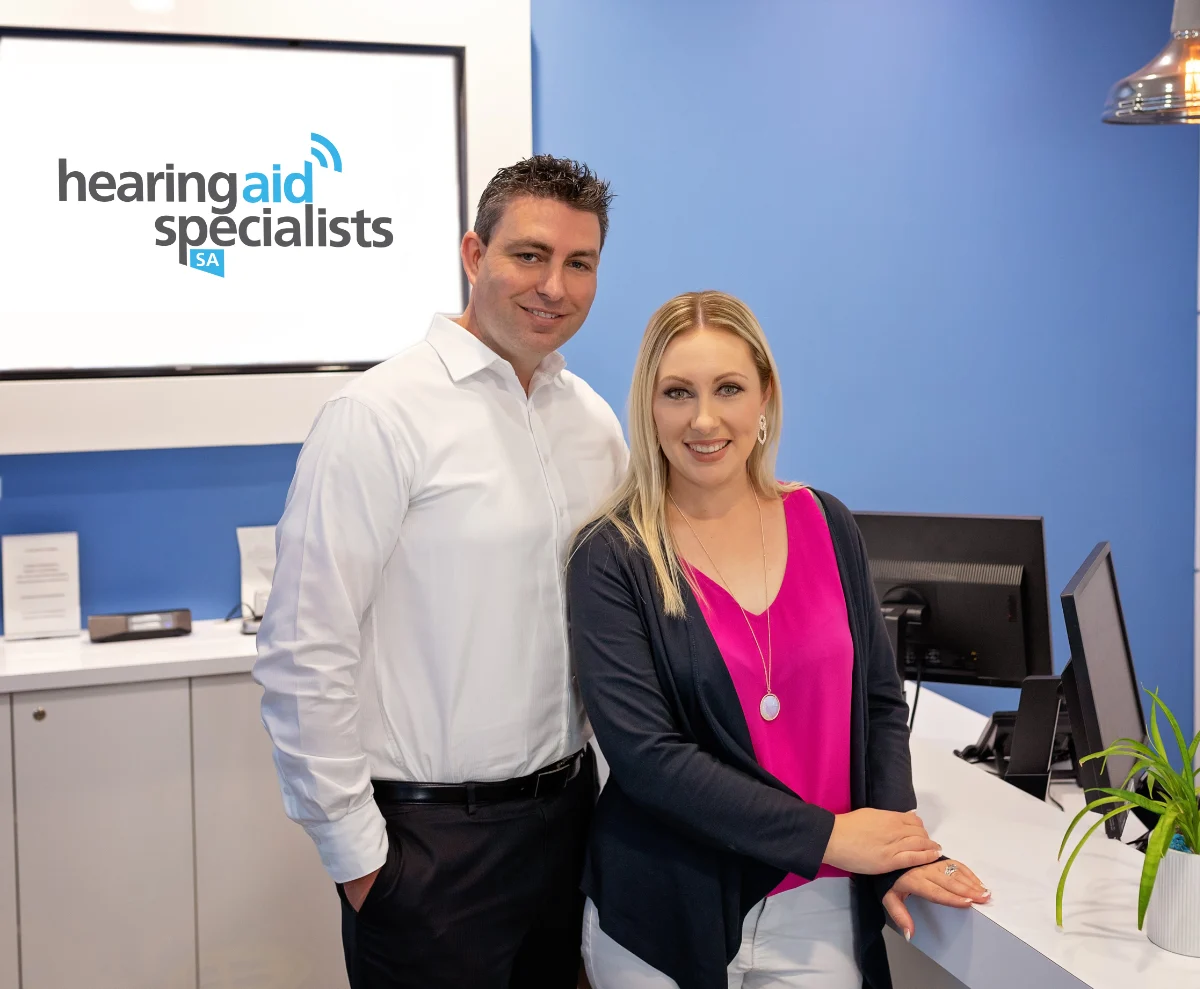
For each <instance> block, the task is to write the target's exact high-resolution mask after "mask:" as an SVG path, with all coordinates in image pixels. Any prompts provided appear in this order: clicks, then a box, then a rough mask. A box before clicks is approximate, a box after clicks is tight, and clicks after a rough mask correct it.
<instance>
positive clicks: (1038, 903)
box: [908, 684, 1200, 989]
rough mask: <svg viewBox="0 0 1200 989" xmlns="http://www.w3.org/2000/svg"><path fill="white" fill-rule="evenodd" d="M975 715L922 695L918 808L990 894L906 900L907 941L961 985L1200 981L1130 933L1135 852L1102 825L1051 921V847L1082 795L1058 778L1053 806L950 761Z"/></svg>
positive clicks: (1109, 988)
mask: <svg viewBox="0 0 1200 989" xmlns="http://www.w3.org/2000/svg"><path fill="white" fill-rule="evenodd" d="M908 687H909V691H910V697H911V689H912V687H911V684H910V685H908ZM985 720H986V719H985V718H984V716H983V715H980V714H976V713H975V712H972V711H968V710H967V709H966V708H964V707H962V706H961V705H959V704H956V703H954V702H953V701H950V700H947V699H946V698H944V697H941V696H940V695H937V694H935V693H934V692H933V691H930V690H926V691H922V695H921V699H920V703H919V706H918V710H917V718H916V723H915V725H914V729H913V739H912V758H913V782H914V784H915V786H916V791H917V804H918V811H919V813H920V814H921V816H922V818H923V819H924V821H925V824H926V826H927V827H928V828H929V831H930V833H931V834H932V835H933V837H934V838H936V839H937V841H939V842H940V843H941V845H942V847H943V850H944V853H945V854H946V855H949V856H951V857H954V858H958V859H960V860H962V861H963V862H966V863H967V864H968V865H969V866H970V867H971V868H972V869H973V870H974V871H975V872H976V873H977V874H978V875H979V878H980V879H981V880H982V881H983V882H984V883H985V884H986V885H987V886H988V887H989V888H990V889H991V890H992V901H991V902H990V903H989V904H987V905H986V906H982V907H973V908H970V909H967V910H954V909H950V908H946V907H938V906H934V905H932V904H929V903H926V902H924V901H919V900H914V899H912V898H910V899H909V901H908V904H909V909H910V911H911V912H912V915H913V920H914V922H915V924H916V934H915V936H914V937H913V942H912V943H913V945H915V946H916V947H917V948H919V949H920V950H921V951H923V952H924V953H925V954H926V955H928V956H929V957H930V958H932V959H933V960H934V961H936V962H937V963H938V964H939V965H940V966H941V967H942V968H944V969H946V971H948V972H949V973H950V974H951V975H953V976H954V977H955V978H957V979H959V980H960V981H961V982H963V983H964V984H966V985H967V986H970V987H971V989H1012V987H1013V986H1019V987H1029V989H1043V987H1044V989H1067V987H1071V989H1076V987H1082V986H1087V987H1090V989H1131V987H1135V986H1144V985H1149V984H1150V983H1151V981H1152V980H1153V981H1155V982H1157V983H1158V984H1161V985H1168V986H1178V987H1181V989H1182V987H1185V986H1187V987H1193V986H1195V987H1200V959H1198V958H1186V957H1184V956H1182V955H1175V954H1171V953H1170V952H1168V951H1164V950H1162V949H1161V948H1158V947H1157V946H1155V945H1154V944H1151V943H1150V941H1149V940H1148V939H1147V938H1146V936H1145V934H1143V933H1142V932H1141V931H1139V930H1138V929H1137V890H1138V882H1139V879H1140V876H1141V868H1142V861H1143V858H1142V855H1141V854H1140V853H1139V852H1137V851H1136V850H1134V849H1133V848H1130V847H1128V846H1126V845H1124V844H1122V843H1120V842H1117V841H1110V840H1108V839H1106V838H1104V837H1103V835H1102V833H1099V832H1098V833H1097V835H1094V836H1093V837H1092V838H1091V840H1090V841H1089V842H1088V844H1087V845H1086V846H1085V847H1084V851H1083V852H1081V853H1080V855H1079V858H1077V859H1076V861H1075V864H1074V866H1073V867H1072V869H1071V875H1070V878H1069V880H1068V882H1067V891H1066V897H1065V900H1064V908H1063V928H1062V929H1061V930H1060V929H1059V928H1057V927H1056V926H1055V923H1054V894H1055V888H1056V887H1057V885H1058V877H1059V875H1060V873H1061V871H1062V863H1061V862H1059V861H1058V860H1057V855H1058V848H1059V844H1060V842H1061V841H1062V836H1063V833H1064V832H1065V831H1066V828H1067V825H1068V824H1069V823H1070V821H1071V818H1072V816H1073V815H1074V813H1075V812H1076V811H1077V810H1078V809H1079V808H1081V807H1082V806H1083V798H1082V794H1081V792H1080V791H1079V788H1078V787H1074V786H1066V787H1064V786H1056V787H1055V788H1054V791H1053V793H1054V795H1055V796H1056V797H1057V799H1058V800H1059V802H1060V803H1062V804H1063V806H1064V808H1065V810H1059V809H1058V808H1057V807H1055V806H1054V805H1053V804H1051V803H1048V802H1043V801H1040V800H1037V799H1035V798H1034V797H1031V796H1029V795H1028V794H1026V793H1024V792H1022V791H1020V790H1018V789H1017V788H1016V787H1013V786H1010V785H1009V784H1007V783H1005V782H1004V781H1003V780H1000V779H998V778H996V777H995V776H993V775H991V774H990V773H988V772H986V771H985V770H983V769H982V768H980V767H978V766H972V765H969V764H967V763H965V762H963V761H962V760H961V759H959V758H957V757H956V756H955V755H954V754H953V749H954V748H961V747H962V746H964V745H966V744H969V743H971V742H974V741H975V739H976V737H977V736H978V734H979V732H980V730H981V729H982V727H983V724H984V721H985ZM1089 817H1091V821H1092V822H1094V821H1096V820H1099V818H1098V817H1095V816H1092V815H1089ZM1131 830H1132V829H1131ZM1073 839H1074V836H1073ZM1068 854H1069V849H1068ZM1065 857H1066V856H1065V855H1064V859H1065Z"/></svg>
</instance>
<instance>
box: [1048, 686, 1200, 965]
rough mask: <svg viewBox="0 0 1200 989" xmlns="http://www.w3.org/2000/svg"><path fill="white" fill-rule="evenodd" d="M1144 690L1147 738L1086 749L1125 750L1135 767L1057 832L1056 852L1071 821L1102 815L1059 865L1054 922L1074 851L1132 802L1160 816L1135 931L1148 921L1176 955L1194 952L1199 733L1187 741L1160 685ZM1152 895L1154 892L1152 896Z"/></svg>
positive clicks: (1199, 866)
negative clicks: (1140, 789) (1139, 783)
mask: <svg viewBox="0 0 1200 989" xmlns="http://www.w3.org/2000/svg"><path fill="white" fill-rule="evenodd" d="M1146 693H1147V694H1149V695H1150V700H1151V705H1152V706H1151V708H1150V733H1149V734H1150V743H1151V744H1150V745H1146V744H1145V743H1143V742H1140V741H1137V740H1136V739H1132V738H1119V739H1117V741H1116V742H1114V743H1113V744H1112V745H1110V746H1109V747H1108V748H1107V749H1105V750H1104V751H1102V752H1096V753H1093V754H1092V755H1089V756H1086V757H1085V758H1084V759H1082V760H1080V761H1081V762H1087V761H1088V760H1090V759H1104V760H1106V761H1107V760H1108V758H1109V757H1110V756H1126V757H1130V758H1132V759H1133V768H1132V769H1131V770H1130V771H1129V775H1128V776H1126V777H1125V779H1124V780H1123V781H1122V783H1121V785H1120V786H1119V787H1102V788H1101V789H1100V792H1101V793H1103V794H1104V796H1103V797H1100V798H1099V799H1097V800H1093V801H1092V802H1091V803H1090V804H1088V805H1087V807H1085V808H1084V809H1083V810H1081V811H1080V812H1079V813H1078V814H1077V815H1076V817H1075V820H1073V821H1072V822H1071V826H1070V827H1069V828H1067V833H1066V834H1065V835H1063V840H1062V845H1061V846H1060V847H1059V850H1058V855H1059V858H1062V853H1063V851H1064V850H1065V849H1066V847H1067V841H1068V840H1069V839H1070V837H1071V834H1072V832H1073V831H1074V830H1075V827H1076V825H1078V824H1079V822H1080V821H1081V820H1083V818H1084V816H1085V815H1086V814H1087V813H1088V812H1089V811H1100V812H1101V817H1100V820H1099V821H1097V822H1096V823H1095V824H1093V825H1092V826H1091V827H1090V828H1088V830H1087V832H1086V833H1085V834H1084V836H1083V837H1082V838H1081V839H1079V843H1078V844H1077V845H1076V846H1075V850H1074V851H1073V852H1071V856H1070V858H1068V859H1067V864H1066V865H1065V866H1064V867H1063V871H1062V877H1061V878H1060V879H1059V881H1058V893H1057V895H1056V896H1055V919H1056V921H1057V922H1058V926H1059V927H1061V926H1062V922H1063V890H1064V889H1065V888H1066V885H1067V873H1069V872H1070V871H1071V866H1072V864H1073V863H1074V862H1075V857H1076V856H1077V855H1078V854H1079V850H1080V849H1081V848H1082V847H1083V845H1084V842H1086V841H1087V840H1088V838H1090V837H1091V836H1092V834H1093V833H1094V832H1095V830H1096V829H1097V828H1098V827H1100V826H1101V825H1102V824H1103V823H1104V822H1105V821H1107V820H1108V819H1109V818H1110V817H1115V816H1116V815H1117V814H1120V813H1122V812H1123V811H1127V810H1131V809H1132V808H1133V807H1135V806H1136V807H1142V808H1145V809H1146V810H1149V811H1153V812H1154V813H1156V814H1158V815H1159V818H1158V823H1157V824H1156V825H1155V827H1154V829H1153V831H1151V832H1150V837H1149V841H1148V843H1147V845H1146V861H1145V863H1144V864H1143V866H1142V879H1141V883H1140V886H1139V889H1138V930H1142V927H1143V924H1145V925H1146V935H1147V937H1149V938H1150V940H1151V941H1153V942H1154V943H1155V944H1157V945H1158V946H1159V947H1161V948H1166V949H1167V950H1168V951H1174V952H1177V953H1178V954H1182V955H1192V956H1194V957H1200V925H1197V924H1196V923H1195V918H1196V917H1197V916H1200V854H1195V853H1196V852H1200V807H1198V806H1197V801H1196V776H1197V773H1200V770H1196V769H1193V768H1192V767H1193V766H1194V765H1195V763H1196V750H1197V749H1198V748H1200V732H1197V733H1196V737H1195V738H1194V739H1192V743H1191V745H1188V744H1187V742H1186V740H1185V739H1184V737H1183V732H1182V731H1181V730H1180V728H1179V722H1178V721H1176V719H1175V716H1174V715H1173V714H1172V713H1171V710H1170V708H1168V707H1167V705H1166V704H1164V703H1163V702H1162V701H1161V700H1160V699H1159V697H1158V692H1157V691H1154V692H1151V691H1146ZM1160 710H1161V711H1162V713H1163V716H1164V717H1165V718H1166V719H1167V722H1168V724H1170V726H1171V730H1172V731H1173V732H1174V735H1175V742H1176V744H1177V745H1178V747H1179V755H1180V758H1181V760H1182V765H1181V767H1180V769H1179V770H1176V769H1175V767H1174V766H1172V765H1171V760H1170V759H1169V758H1168V756H1167V750H1166V747H1165V746H1164V745H1163V740H1162V734H1161V733H1160V731H1159V728H1158V712H1159V711H1160ZM1142 770H1145V771H1146V774H1147V778H1148V784H1149V793H1150V795H1149V796H1148V797H1147V796H1144V795H1143V794H1140V793H1135V792H1134V791H1133V789H1132V787H1133V786H1134V779H1135V777H1136V776H1137V775H1138V774H1139V773H1140V772H1141V771H1142ZM1151 894H1154V895H1153V898H1152V897H1151Z"/></svg>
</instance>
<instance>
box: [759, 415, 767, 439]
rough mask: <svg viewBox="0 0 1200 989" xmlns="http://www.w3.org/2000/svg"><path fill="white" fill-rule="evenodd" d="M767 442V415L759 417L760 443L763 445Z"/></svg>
mask: <svg viewBox="0 0 1200 989" xmlns="http://www.w3.org/2000/svg"><path fill="white" fill-rule="evenodd" d="M766 442H767V417H766V416H759V417H758V444H759V446H762V445H763V444H764V443H766Z"/></svg>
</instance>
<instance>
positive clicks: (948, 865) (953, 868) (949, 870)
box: [945, 862, 958, 876]
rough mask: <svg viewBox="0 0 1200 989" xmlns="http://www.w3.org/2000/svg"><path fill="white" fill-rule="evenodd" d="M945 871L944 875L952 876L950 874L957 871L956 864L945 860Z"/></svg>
mask: <svg viewBox="0 0 1200 989" xmlns="http://www.w3.org/2000/svg"><path fill="white" fill-rule="evenodd" d="M945 872H946V875H948V876H952V875H954V873H956V872H958V866H957V865H955V864H954V863H953V862H947V863H946V870H945Z"/></svg>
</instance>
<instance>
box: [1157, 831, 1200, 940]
mask: <svg viewBox="0 0 1200 989" xmlns="http://www.w3.org/2000/svg"><path fill="white" fill-rule="evenodd" d="M1146 936H1147V937H1148V938H1150V940H1151V941H1153V942H1154V943H1155V944H1157V945H1158V946H1159V947H1160V948H1166V949H1167V951H1173V952H1175V953H1176V954H1178V955H1191V956H1192V957H1193V958H1200V855H1193V854H1191V853H1190V852H1180V851H1176V850H1175V849H1174V848H1168V849H1167V854H1166V855H1164V856H1163V860H1162V862H1161V863H1160V864H1159V866H1158V875H1157V876H1156V877H1155V880H1154V892H1153V893H1151V894H1150V905H1149V906H1148V907H1147V908H1146Z"/></svg>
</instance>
